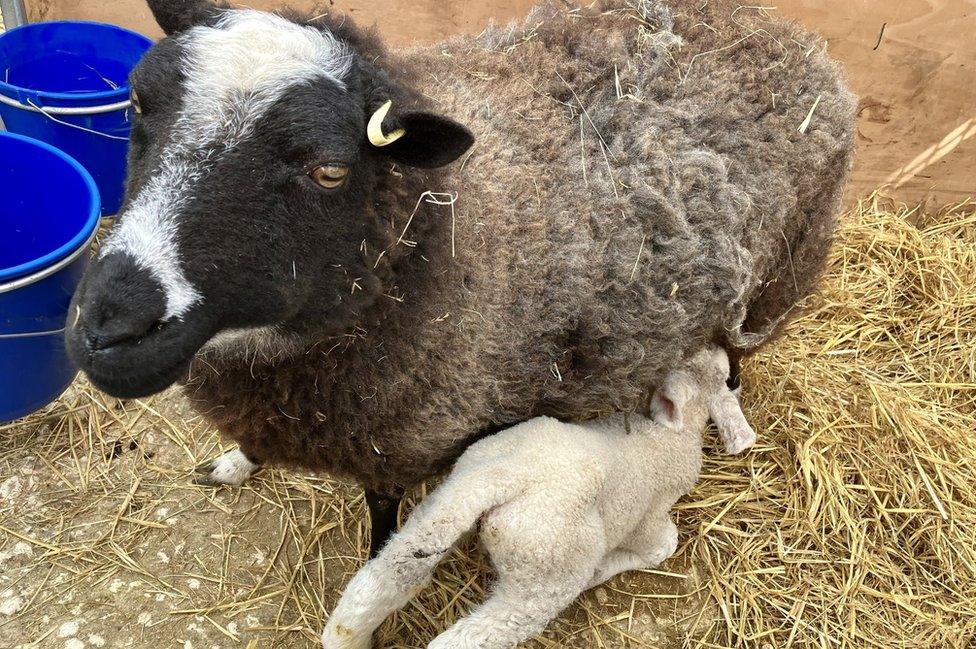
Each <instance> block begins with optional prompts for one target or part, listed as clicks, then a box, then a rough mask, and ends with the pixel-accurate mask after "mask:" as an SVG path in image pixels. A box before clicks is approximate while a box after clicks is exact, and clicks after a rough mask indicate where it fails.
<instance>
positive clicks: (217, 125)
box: [101, 10, 352, 320]
mask: <svg viewBox="0 0 976 649" xmlns="http://www.w3.org/2000/svg"><path fill="white" fill-rule="evenodd" d="M174 38H176V39H177V40H178V41H179V42H180V44H181V45H182V46H183V48H184V52H185V53H184V56H183V61H182V67H183V73H184V75H185V88H184V94H183V99H182V105H181V108H180V112H179V115H178V116H177V119H176V122H175V126H174V129H173V138H172V140H171V141H169V142H167V144H166V148H165V150H164V151H163V154H162V156H161V160H160V164H159V167H158V168H157V169H156V172H155V175H154V176H153V177H152V178H151V179H150V180H149V181H148V182H147V183H146V184H145V186H144V187H143V188H142V190H141V191H140V192H139V194H138V195H137V196H136V197H135V198H134V199H133V200H132V202H131V203H130V204H129V206H128V209H126V211H125V214H123V215H122V217H121V221H120V223H119V225H118V226H117V227H116V228H115V230H114V231H113V232H112V235H111V237H110V238H109V239H108V241H107V242H106V243H105V245H104V246H103V247H102V252H101V256H103V257H104V256H105V255H108V254H110V253H113V252H122V253H128V254H129V255H131V256H133V257H134V258H135V260H136V262H137V263H138V264H139V265H140V266H141V267H143V268H145V269H146V270H148V271H149V272H150V273H151V274H152V276H153V277H154V278H155V279H156V280H157V281H158V282H159V283H160V284H161V285H162V287H163V290H164V292H165V294H166V313H165V315H164V317H163V319H164V320H170V319H174V318H176V319H178V318H181V317H182V316H183V315H184V314H185V313H186V312H187V311H188V310H189V309H190V308H191V307H192V306H193V305H195V304H197V303H199V302H201V301H202V300H203V296H202V295H201V294H200V292H199V291H198V290H197V289H196V288H195V287H194V286H193V285H192V284H191V283H190V282H189V281H188V280H187V278H186V275H185V273H184V271H183V267H182V264H181V259H180V251H179V247H178V245H177V229H178V224H179V219H180V214H181V212H182V211H183V209H184V207H185V205H186V203H187V202H188V198H189V196H190V195H191V193H192V191H193V189H194V187H195V186H196V184H197V183H198V181H199V180H200V179H201V178H203V177H204V176H206V174H207V173H208V172H209V171H210V170H211V169H213V167H214V164H215V162H216V161H217V160H218V159H219V157H220V156H221V155H222V154H223V153H224V152H226V151H229V150H231V149H233V148H234V147H236V146H238V145H239V144H240V143H241V142H242V141H244V140H245V139H247V137H248V136H250V135H251V134H252V133H253V132H254V126H255V123H256V122H257V120H258V119H259V118H260V117H261V116H262V115H264V114H265V113H266V112H267V111H268V109H269V108H270V107H271V106H272V105H274V103H275V102H276V101H278V100H279V99H280V98H281V97H282V96H283V95H284V94H286V93H287V92H288V91H289V90H290V89H291V88H293V87H294V86H296V85H298V84H301V83H304V82H307V81H309V80H311V79H316V78H326V79H330V80H332V81H333V82H335V83H336V84H337V85H338V86H339V87H340V88H344V87H345V86H344V83H343V79H344V78H345V76H346V74H347V73H348V72H349V68H350V66H351V65H352V57H351V55H350V52H349V51H348V50H347V48H346V46H345V45H344V44H343V43H341V42H340V41H338V40H337V39H336V38H335V37H334V36H332V34H330V33H328V32H327V31H320V30H318V29H316V28H313V27H307V26H303V25H298V24H295V23H293V22H290V21H288V20H285V19H284V18H281V17H280V16H275V15H273V14H269V13H264V12H259V11H249V10H241V11H228V12H227V13H226V14H225V15H224V16H223V17H222V18H221V19H220V21H219V22H218V23H217V24H216V26H214V27H203V26H200V27H194V28H192V29H189V30H187V31H186V32H184V33H183V34H180V35H179V36H176V37H174Z"/></svg>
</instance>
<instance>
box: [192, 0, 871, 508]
mask: <svg viewBox="0 0 976 649" xmlns="http://www.w3.org/2000/svg"><path fill="white" fill-rule="evenodd" d="M698 5H699V3H681V4H680V6H678V7H675V8H674V9H671V8H669V7H667V6H665V5H663V4H659V3H657V2H641V3H639V4H638V5H637V6H631V5H628V4H624V3H623V2H620V1H619V0H617V1H611V2H607V3H605V4H604V5H603V6H601V7H597V8H590V9H573V10H572V11H566V10H562V9H559V8H556V7H554V6H553V5H546V6H543V7H541V8H539V9H537V10H536V11H535V12H533V13H532V14H531V15H530V16H529V17H528V18H527V19H526V20H525V21H524V22H522V23H521V24H519V25H513V26H510V27H509V28H507V29H490V30H488V31H487V32H486V33H484V34H482V35H481V36H479V37H477V38H472V37H462V38H458V39H455V40H453V41H450V42H448V43H445V44H438V45H434V46H426V47H420V48H416V49H413V50H408V51H406V52H400V53H386V52H384V51H382V50H380V49H377V50H376V54H377V56H378V59H377V64H378V65H380V66H381V67H383V68H384V69H386V70H389V71H390V75H391V77H392V78H393V79H394V80H399V82H400V83H401V84H406V85H407V86H409V87H407V88H406V89H405V90H404V93H405V95H406V96H408V97H413V99H414V100H415V101H417V102H422V101H431V102H432V103H433V105H434V106H435V109H436V110H438V111H440V112H442V113H444V114H446V115H449V116H451V117H453V118H455V119H457V120H459V121H460V122H462V123H464V124H466V125H467V126H468V127H469V128H471V129H472V131H474V133H475V135H476V143H475V146H474V148H473V149H472V151H471V152H470V153H469V155H468V156H467V157H466V158H464V159H463V160H462V162H461V163H460V164H456V165H454V167H452V168H449V169H448V170H446V171H444V172H438V173H433V174H432V173H429V172H427V173H424V172H419V171H415V170H403V169H401V170H395V173H391V174H390V175H389V177H388V178H385V179H383V180H382V181H381V182H382V184H381V188H380V193H379V194H378V195H377V196H376V200H375V203H376V206H377V208H376V209H377V212H376V214H374V215H368V218H372V219H374V220H375V230H376V234H375V237H374V240H370V241H367V242H364V246H363V249H364V264H363V269H362V272H363V273H364V274H365V275H368V276H367V277H366V278H365V279H364V280H363V282H362V284H363V285H364V286H367V285H369V286H375V287H377V288H376V289H375V293H376V295H377V297H376V299H375V302H374V303H373V304H372V305H371V306H369V307H366V308H364V310H363V317H362V321H361V323H360V325H359V327H357V328H356V330H355V331H352V332H349V333H348V334H347V335H345V336H338V337H332V338H327V339H324V338H322V337H315V336H314V335H313V336H309V337H307V339H306V343H307V344H305V346H304V353H299V354H297V355H282V356H281V357H280V358H275V359H267V358H260V357H254V358H236V359H235V358H221V357H219V356H216V355H214V356H212V357H208V358H205V359H203V360H205V361H206V362H198V363H195V364H194V367H193V370H192V378H191V380H190V383H189V386H188V388H189V393H190V395H191V396H192V397H193V398H194V399H195V401H196V402H197V405H198V407H199V408H200V409H201V410H202V411H203V412H205V413H207V414H208V415H209V416H210V418H211V419H212V420H213V421H214V422H215V423H216V425H217V426H218V427H219V428H220V429H221V430H222V432H223V433H224V434H225V435H227V436H229V437H230V438H232V439H235V440H236V441H238V442H239V443H240V445H241V448H242V450H243V451H244V452H245V453H247V454H248V455H249V456H250V457H251V458H252V459H255V460H257V461H260V462H262V463H271V464H285V465H291V466H295V467H300V468H304V469H309V470H313V471H325V472H328V473H331V474H333V475H335V476H338V477H346V478H351V479H354V480H356V481H359V482H360V483H362V484H364V485H365V486H367V487H369V488H371V489H374V490H377V491H388V492H389V491H394V490H396V489H398V488H401V487H406V486H410V485H412V484H414V483H416V482H418V481H420V480H423V479H425V478H427V477H429V476H431V475H432V474H434V473H436V472H438V471H441V470H443V469H444V468H445V467H446V466H447V465H448V464H449V463H450V462H451V461H453V460H454V459H455V458H456V457H458V455H460V453H461V452H462V451H463V450H464V449H465V448H466V447H467V446H469V445H470V444H471V443H473V442H474V441H475V440H477V439H478V438H479V437H480V436H483V435H485V434H487V433H490V432H492V431H494V430H498V429H499V428H501V427H505V426H508V425H511V424H514V423H517V422H520V421H525V420H527V419H530V418H532V417H536V416H540V415H549V416H553V417H557V418H561V419H573V420H578V419H587V418H591V417H594V416H597V415H599V414H604V413H608V412H611V411H632V410H636V409H638V408H639V407H640V405H641V403H642V401H643V400H645V399H646V397H647V395H648V393H649V391H650V389H651V388H652V387H653V386H655V385H656V384H657V383H658V382H659V381H660V379H661V377H662V376H663V374H664V373H665V372H666V371H667V370H668V369H670V368H673V367H675V366H677V365H678V364H679V363H680V362H681V361H682V359H684V358H685V357H686V356H687V355H689V354H690V353H693V352H695V351H697V350H698V349H701V348H702V347H703V346H704V345H706V344H708V343H709V342H717V343H719V344H721V345H723V346H724V347H726V348H727V349H728V350H729V351H730V354H732V355H742V354H747V353H750V352H752V351H754V350H755V349H756V348H757V347H758V346H759V345H760V344H762V343H764V342H766V341H768V340H769V339H770V338H771V336H772V335H774V334H775V332H776V331H777V330H778V329H779V328H781V326H782V325H783V324H785V323H786V322H787V321H788V320H789V319H790V318H791V317H793V316H794V315H796V310H797V307H798V305H799V304H800V302H801V301H802V299H803V298H804V297H806V296H807V295H808V294H809V293H810V292H811V291H813V290H814V288H815V285H816V282H817V279H818V277H819V274H820V271H821V269H822V267H823V265H824V258H825V255H826V252H827V249H828V248H829V245H830V239H831V236H832V233H833V230H834V226H835V216H834V215H835V213H836V210H837V208H838V204H839V201H840V196H841V191H842V188H843V184H844V181H845V178H846V175H847V172H848V169H849V167H850V163H851V156H852V150H853V125H854V110H855V98H854V97H853V96H852V95H851V93H850V92H849V91H848V90H847V88H846V86H845V84H844V82H843V80H842V77H841V74H840V71H839V69H838V66H837V65H836V64H835V63H834V62H832V61H831V60H830V59H829V58H828V56H827V55H826V53H825V52H824V51H823V48H822V47H821V46H820V44H819V42H818V41H817V40H816V39H815V38H814V37H813V36H811V35H809V34H807V33H805V32H803V31H802V30H800V29H799V28H797V27H795V26H792V25H788V24H785V23H782V22H778V21H773V20H769V19H767V18H766V17H765V16H764V15H763V14H762V13H761V12H760V11H759V10H756V9H745V8H743V9H737V7H738V5H737V4H734V3H731V2H728V1H724V0H722V1H720V0H713V1H712V2H709V3H704V6H700V7H699V6H698ZM343 29H344V30H345V33H346V34H349V33H351V32H350V31H349V30H351V29H354V28H351V27H349V26H348V25H347V26H345V27H344V28H343ZM358 39H359V40H358V41H356V42H354V45H356V46H357V47H358V48H360V51H362V48H364V47H367V46H375V43H373V44H372V45H371V42H370V41H369V40H368V38H366V37H363V36H359V37H358ZM421 90H422V91H423V93H424V94H425V95H427V96H428V97H429V98H430V99H429V100H427V99H423V98H419V96H418V95H417V93H419V91H421ZM815 104H816V109H815V110H814V111H813V114H812V118H811V120H810V123H809V127H808V128H807V129H805V130H804V132H801V130H800V128H799V127H800V125H801V124H802V123H803V122H804V120H805V119H806V118H807V117H808V116H810V114H811V108H812V107H814V105H815ZM424 191H432V192H456V193H457V196H458V198H457V200H456V202H455V203H454V204H453V205H452V206H447V205H431V204H429V203H427V202H426V201H423V200H420V199H421V198H422V196H421V194H422V192H424ZM418 201H420V202H419V203H418ZM414 244H415V245H414ZM379 251H383V252H382V254H380V253H379ZM204 355H206V352H204Z"/></svg>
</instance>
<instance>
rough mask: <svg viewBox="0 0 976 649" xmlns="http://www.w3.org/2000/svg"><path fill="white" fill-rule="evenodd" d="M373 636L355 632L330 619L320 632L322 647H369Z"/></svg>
mask: <svg viewBox="0 0 976 649" xmlns="http://www.w3.org/2000/svg"><path fill="white" fill-rule="evenodd" d="M372 646H373V638H372V636H371V635H370V634H368V633H366V634H364V633H356V631H354V630H353V629H350V628H348V627H344V626H342V625H341V624H334V623H332V622H331V621H330V622H329V624H327V625H326V627H325V631H323V632H322V649H370V647H372Z"/></svg>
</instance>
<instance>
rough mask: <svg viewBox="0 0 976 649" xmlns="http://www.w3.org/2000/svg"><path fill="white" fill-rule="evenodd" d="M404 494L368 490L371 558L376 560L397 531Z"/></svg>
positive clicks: (367, 504) (367, 502) (367, 503)
mask: <svg viewBox="0 0 976 649" xmlns="http://www.w3.org/2000/svg"><path fill="white" fill-rule="evenodd" d="M402 498H403V496H402V494H394V495H387V494H381V493H377V492H375V491H370V490H369V489H367V490H366V506H367V507H369V525H370V535H369V558H370V559H375V558H376V556H377V555H378V554H379V553H380V550H382V549H383V546H384V545H385V544H386V542H387V541H388V540H389V539H390V536H392V534H393V533H394V532H395V531H396V528H397V516H398V514H399V513H400V501H401V500H402Z"/></svg>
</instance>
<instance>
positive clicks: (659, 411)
mask: <svg viewBox="0 0 976 649" xmlns="http://www.w3.org/2000/svg"><path fill="white" fill-rule="evenodd" d="M683 388H684V386H682V385H679V384H678V383H677V382H676V381H671V380H668V379H665V381H664V384H663V385H662V386H661V387H660V388H658V389H657V390H655V392H654V396H653V397H651V417H652V418H653V419H654V421H656V422H657V423H658V424H661V425H662V426H667V427H669V428H680V427H681V422H682V415H683V411H684V406H685V404H686V403H687V402H688V395H687V390H685V389H683Z"/></svg>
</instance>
